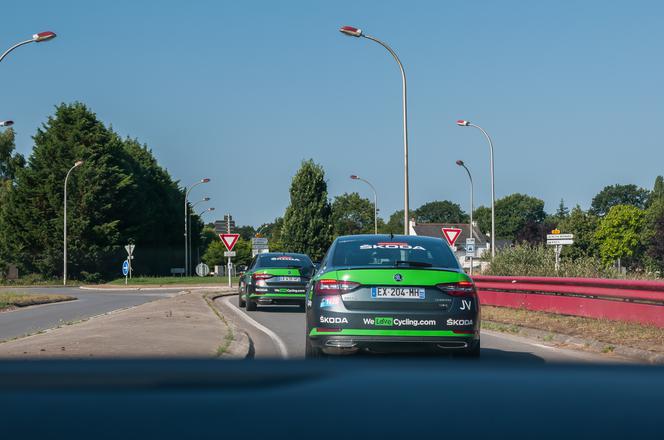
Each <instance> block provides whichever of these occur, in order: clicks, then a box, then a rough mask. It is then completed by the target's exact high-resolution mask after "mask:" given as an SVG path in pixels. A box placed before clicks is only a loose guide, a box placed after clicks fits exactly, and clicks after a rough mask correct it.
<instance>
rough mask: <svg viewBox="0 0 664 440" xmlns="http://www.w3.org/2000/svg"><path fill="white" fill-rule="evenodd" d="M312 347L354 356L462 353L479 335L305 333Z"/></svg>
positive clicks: (357, 331)
mask: <svg viewBox="0 0 664 440" xmlns="http://www.w3.org/2000/svg"><path fill="white" fill-rule="evenodd" d="M308 337H309V340H310V341H311V344H312V345H313V346H314V347H317V348H320V349H323V350H324V351H328V352H329V351H333V352H334V351H339V352H353V351H358V350H369V351H401V352H416V351H422V350H430V349H436V350H450V351H454V350H465V349H470V348H472V347H474V346H475V345H476V344H477V343H479V339H480V335H479V332H477V333H474V334H468V333H454V332H452V331H450V330H373V329H371V330H369V329H342V330H341V331H339V332H319V331H318V329H316V328H313V329H311V330H310V331H309V333H308Z"/></svg>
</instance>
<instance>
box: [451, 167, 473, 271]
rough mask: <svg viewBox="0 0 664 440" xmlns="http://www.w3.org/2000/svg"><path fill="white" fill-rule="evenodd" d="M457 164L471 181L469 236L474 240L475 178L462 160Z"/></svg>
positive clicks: (471, 261) (471, 260)
mask: <svg viewBox="0 0 664 440" xmlns="http://www.w3.org/2000/svg"><path fill="white" fill-rule="evenodd" d="M456 164H457V165H459V166H460V167H463V169H464V170H466V173H468V179H469V180H470V225H469V228H468V232H469V234H468V236H469V237H470V238H474V237H473V211H474V210H475V200H474V197H473V196H474V194H473V193H474V191H473V176H472V175H471V174H470V170H469V169H468V167H467V166H466V164H465V163H463V161H462V160H457V161H456ZM472 274H473V257H472V254H471V257H470V275H472Z"/></svg>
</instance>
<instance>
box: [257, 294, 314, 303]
mask: <svg viewBox="0 0 664 440" xmlns="http://www.w3.org/2000/svg"><path fill="white" fill-rule="evenodd" d="M304 297H305V294H304V293H250V294H249V298H251V300H252V301H255V302H257V303H258V304H297V305H303V304H304V299H305V298H304Z"/></svg>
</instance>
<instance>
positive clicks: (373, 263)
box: [331, 236, 459, 270]
mask: <svg viewBox="0 0 664 440" xmlns="http://www.w3.org/2000/svg"><path fill="white" fill-rule="evenodd" d="M331 265H332V266H334V267H433V268H443V269H455V270H456V269H458V268H459V264H458V263H457V260H456V258H455V256H454V254H453V253H452V251H451V250H450V247H449V246H447V245H446V244H445V243H443V241H442V240H439V239H430V238H423V237H399V238H394V239H390V238H389V237H385V238H376V237H366V238H364V237H361V236H360V238H352V239H339V241H337V243H336V245H335V247H334V254H333V256H332V262H331Z"/></svg>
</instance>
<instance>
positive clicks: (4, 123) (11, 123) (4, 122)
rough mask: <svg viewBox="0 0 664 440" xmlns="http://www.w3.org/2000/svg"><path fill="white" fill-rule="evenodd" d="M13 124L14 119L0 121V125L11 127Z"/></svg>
mask: <svg viewBox="0 0 664 440" xmlns="http://www.w3.org/2000/svg"><path fill="white" fill-rule="evenodd" d="M12 125H14V121H9V120H7V121H0V127H11V126H12Z"/></svg>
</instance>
